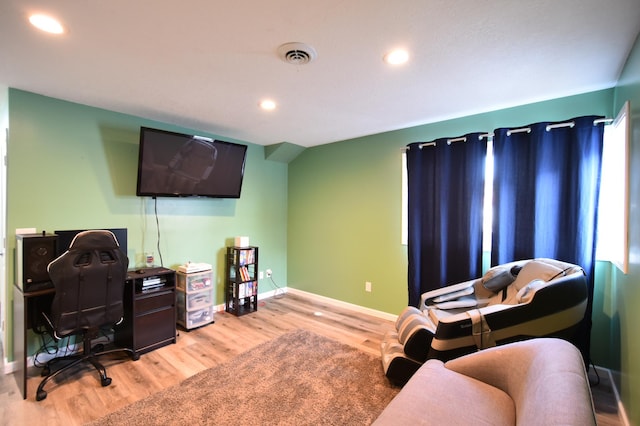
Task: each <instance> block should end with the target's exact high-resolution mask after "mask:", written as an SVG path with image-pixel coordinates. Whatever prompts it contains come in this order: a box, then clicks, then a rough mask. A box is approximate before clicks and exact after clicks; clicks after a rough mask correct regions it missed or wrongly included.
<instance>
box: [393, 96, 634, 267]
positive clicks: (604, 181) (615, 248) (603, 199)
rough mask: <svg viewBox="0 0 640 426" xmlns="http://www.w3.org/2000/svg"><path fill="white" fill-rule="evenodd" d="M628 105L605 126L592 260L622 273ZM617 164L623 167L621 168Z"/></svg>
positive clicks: (487, 222)
mask: <svg viewBox="0 0 640 426" xmlns="http://www.w3.org/2000/svg"><path fill="white" fill-rule="evenodd" d="M629 115H630V105H629V102H628V101H627V102H626V103H625V104H624V106H623V107H622V109H621V110H620V112H619V113H618V116H617V117H616V119H615V120H614V121H613V123H612V124H611V125H610V126H605V132H604V144H603V153H602V172H601V183H600V199H599V204H598V235H597V246H596V247H597V248H596V258H597V259H598V260H605V261H609V262H611V263H613V264H614V265H616V266H617V267H618V268H619V269H620V270H621V271H622V272H623V273H625V274H626V273H627V270H628V267H629V243H628V232H629V140H630V119H629ZM620 165H623V166H622V167H621V166H620ZM484 191H485V194H484V196H485V201H484V211H483V215H484V222H483V244H482V248H483V251H485V252H489V251H491V229H492V216H493V209H492V200H493V143H492V140H491V139H489V140H488V142H487V160H486V169H485V188H484ZM407 194H408V193H407V155H406V151H404V150H403V151H402V232H401V243H402V244H403V245H406V244H407V242H408V228H407V227H408V224H407V214H408V212H407V196H408V195H407Z"/></svg>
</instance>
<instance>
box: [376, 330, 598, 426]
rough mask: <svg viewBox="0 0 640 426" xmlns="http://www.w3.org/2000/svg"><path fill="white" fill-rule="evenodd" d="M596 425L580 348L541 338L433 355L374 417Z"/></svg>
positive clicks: (381, 420) (389, 421)
mask: <svg viewBox="0 0 640 426" xmlns="http://www.w3.org/2000/svg"><path fill="white" fill-rule="evenodd" d="M471 424H474V425H475V424H486V425H515V424H517V425H595V424H596V419H595V411H594V408H593V402H592V398H591V389H590V387H589V381H588V378H587V374H586V371H585V367H584V362H583V359H582V356H581V354H580V351H578V349H577V348H576V347H575V346H573V345H572V344H571V343H568V342H566V341H564V340H561V339H555V338H537V339H532V340H526V341H522V342H517V343H510V344H507V345H503V346H497V347H494V348H490V349H485V350H482V351H479V352H476V353H473V354H470V355H465V356H463V357H460V358H457V359H453V360H451V361H448V362H446V363H443V362H442V361H439V360H436V359H431V360H428V361H427V362H426V363H425V364H424V365H422V366H421V367H420V369H419V370H418V371H417V372H416V373H415V374H414V375H413V377H412V378H411V379H410V380H409V381H408V382H407V384H406V385H405V386H404V387H403V389H402V390H401V391H400V393H399V394H398V395H396V397H395V398H394V399H393V400H392V401H391V403H390V404H389V405H388V406H387V407H386V408H385V410H384V411H383V412H382V413H381V415H380V416H379V417H378V419H377V420H376V421H375V422H374V425H377V426H382V425H471Z"/></svg>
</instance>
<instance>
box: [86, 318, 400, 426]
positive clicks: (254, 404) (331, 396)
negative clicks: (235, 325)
mask: <svg viewBox="0 0 640 426" xmlns="http://www.w3.org/2000/svg"><path fill="white" fill-rule="evenodd" d="M398 391H399V389H398V388H394V387H393V386H391V385H390V384H389V383H388V381H387V379H386V377H385V376H384V372H383V370H382V365H381V362H380V359H379V358H378V357H374V356H372V355H369V354H366V353H364V352H361V351H359V350H357V349H354V348H352V347H350V346H348V345H345V344H342V343H339V342H336V341H333V340H330V339H327V338H325V337H322V336H319V335H317V334H314V333H311V332H308V331H305V330H296V331H294V332H290V333H287V334H285V335H283V336H280V337H278V338H276V339H274V340H271V341H269V342H266V343H263V344H261V345H259V346H257V347H255V348H253V349H250V350H249V351H247V352H245V353H243V354H240V355H238V356H237V357H236V358H234V359H232V360H230V361H228V362H226V363H224V364H221V365H218V366H216V367H213V368H210V369H208V370H205V371H202V372H200V373H198V374H196V375H194V376H192V377H190V378H188V379H186V380H184V381H183V382H182V383H180V384H178V385H175V386H172V387H170V388H167V389H165V390H163V391H160V392H158V393H156V394H154V395H151V396H149V397H147V398H145V399H143V400H140V401H138V402H135V403H133V404H131V405H129V406H127V407H124V408H123V409H121V410H119V411H116V412H114V413H111V414H108V415H107V416H105V417H102V418H101V419H99V420H97V421H95V422H93V423H92V425H152V424H154V425H213V424H216V425H222V424H233V425H249V424H251V425H369V424H371V423H372V422H373V420H375V419H376V418H377V417H378V415H379V414H380V413H381V412H382V410H383V409H384V407H385V406H386V405H387V404H388V403H389V402H390V401H391V399H392V398H393V397H394V396H395V395H396V394H397V393H398Z"/></svg>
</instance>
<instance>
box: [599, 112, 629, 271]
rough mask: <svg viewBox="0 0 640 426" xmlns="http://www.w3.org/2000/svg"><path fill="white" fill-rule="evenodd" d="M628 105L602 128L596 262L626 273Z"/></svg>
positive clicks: (627, 240)
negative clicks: (606, 262) (612, 266)
mask: <svg viewBox="0 0 640 426" xmlns="http://www.w3.org/2000/svg"><path fill="white" fill-rule="evenodd" d="M630 112H631V106H630V103H629V101H627V102H625V103H624V105H623V106H622V109H621V110H620V112H619V113H618V115H617V116H616V118H615V120H613V122H612V123H611V125H609V126H606V127H605V136H604V147H603V153H602V174H601V180H600V199H599V203H598V240H597V245H596V259H598V260H604V261H609V262H611V263H612V264H613V265H615V266H616V267H617V268H618V269H620V271H622V273H624V274H626V273H627V272H628V271H629V182H630V180H629V179H630V176H629V161H630V159H629V153H630V148H629V145H630V139H631V138H630V134H631V129H630V128H631V123H630V122H631V116H630Z"/></svg>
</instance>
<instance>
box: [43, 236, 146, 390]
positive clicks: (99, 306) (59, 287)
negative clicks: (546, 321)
mask: <svg viewBox="0 0 640 426" xmlns="http://www.w3.org/2000/svg"><path fill="white" fill-rule="evenodd" d="M128 266H129V259H128V258H127V256H126V254H125V253H124V252H122V250H120V246H119V244H118V240H117V239H116V237H115V236H114V235H113V233H112V232H110V231H102V230H99V231H84V232H80V233H79V234H78V235H76V236H75V238H74V239H73V241H72V242H71V245H70V246H69V250H67V251H66V252H65V253H63V254H62V255H61V256H60V257H58V258H57V259H55V260H53V261H52V262H51V263H50V264H49V266H48V268H47V270H48V272H49V277H50V278H51V281H52V282H53V285H54V287H55V291H56V292H55V295H54V297H53V302H52V304H51V312H50V313H43V316H44V319H45V326H46V327H47V328H49V329H50V331H51V333H52V335H53V336H54V339H56V341H57V340H59V339H61V338H63V337H67V336H71V335H80V334H81V335H82V342H83V350H82V352H81V353H79V354H75V355H70V356H64V357H58V358H54V359H52V360H50V361H49V362H48V363H47V364H46V365H45V367H44V368H43V370H42V376H46V377H45V378H44V379H43V380H42V381H41V382H40V386H38V391H37V393H36V400H38V401H41V400H43V399H45V398H46V397H47V392H46V391H45V390H44V386H45V385H46V384H47V383H48V382H49V381H50V380H51V379H53V378H54V377H56V376H57V375H59V374H60V373H62V372H64V371H66V370H68V369H70V368H71V367H73V366H75V365H77V364H79V363H80V362H82V361H88V362H90V363H91V364H92V365H93V366H94V367H95V368H96V370H98V372H99V373H100V382H101V384H102V386H108V385H110V384H111V378H110V377H107V371H106V369H105V368H104V366H102V365H101V364H100V363H99V362H98V360H97V357H98V356H100V355H104V354H107V353H115V352H125V353H127V354H129V355H130V356H131V358H132V359H133V360H137V359H138V358H139V355H138V354H136V352H135V351H133V350H132V349H129V348H118V349H111V350H106V351H105V350H104V347H103V346H102V345H96V347H94V348H92V347H91V340H92V339H94V338H96V337H98V335H99V332H100V329H101V328H103V327H112V326H114V325H115V324H117V323H119V322H120V321H122V318H123V313H124V307H123V300H122V299H123V296H124V284H125V280H126V276H127V267H128ZM58 362H64V364H65V365H64V366H63V367H62V368H60V369H58V370H56V371H55V372H52V370H51V367H52V366H53V365H54V364H56V363H58Z"/></svg>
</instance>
